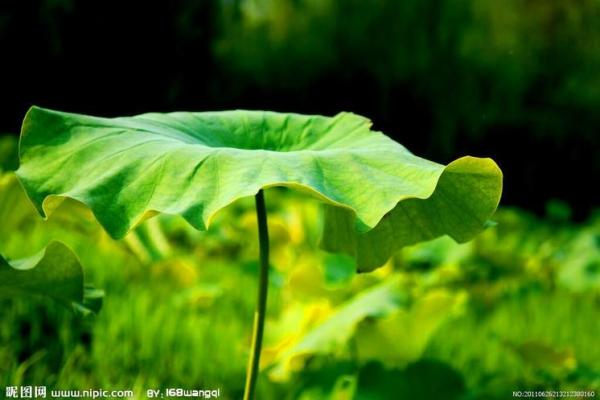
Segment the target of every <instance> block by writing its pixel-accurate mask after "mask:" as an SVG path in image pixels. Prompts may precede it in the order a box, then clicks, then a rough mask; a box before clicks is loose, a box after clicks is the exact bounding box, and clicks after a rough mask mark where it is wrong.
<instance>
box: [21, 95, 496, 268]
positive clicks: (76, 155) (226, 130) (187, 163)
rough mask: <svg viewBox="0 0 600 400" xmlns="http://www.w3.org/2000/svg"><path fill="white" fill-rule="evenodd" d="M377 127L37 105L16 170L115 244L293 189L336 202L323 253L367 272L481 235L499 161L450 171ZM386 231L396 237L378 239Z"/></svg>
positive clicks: (341, 117)
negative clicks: (428, 247) (90, 218)
mask: <svg viewBox="0 0 600 400" xmlns="http://www.w3.org/2000/svg"><path fill="white" fill-rule="evenodd" d="M370 126H371V123H370V121H369V120H368V119H366V118H364V117H361V116H358V115H354V114H351V113H340V114H338V115H336V116H335V117H331V118H329V117H323V116H308V115H299V114H282V113H274V112H266V111H241V110H237V111H222V112H202V113H190V112H176V113H169V114H156V113H151V114H143V115H138V116H134V117H122V118H111V119H108V118H97V117H91V116H85V115H78V114H69V113H63V112H57V111H51V110H46V109H42V108H37V107H33V108H31V109H30V110H29V112H28V113H27V115H26V117H25V120H24V122H23V128H22V132H21V143H20V157H21V167H20V169H19V170H18V175H19V177H20V179H21V181H22V183H23V186H24V187H25V189H26V191H27V193H28V194H29V196H30V198H31V199H32V200H33V203H34V204H35V205H36V207H37V208H38V210H39V211H40V213H42V215H47V214H48V213H49V212H51V211H52V210H53V209H54V208H55V207H56V206H57V205H58V204H59V203H60V201H61V199H63V198H65V197H70V198H73V199H76V200H78V201H81V202H82V203H84V204H86V205H88V206H89V207H90V208H91V209H92V211H93V212H94V214H95V216H96V218H97V219H98V221H99V222H100V223H101V224H102V225H103V226H104V227H105V229H106V230H107V231H108V233H109V234H110V235H111V236H113V237H115V238H121V237H123V236H124V235H125V234H126V233H127V231H128V230H129V229H131V228H132V227H133V226H134V225H136V224H137V223H138V222H139V221H140V220H142V219H143V218H144V217H145V216H147V215H151V214H153V213H155V212H163V213H168V214H179V215H182V216H183V217H184V218H185V219H186V220H187V221H188V222H189V223H190V224H192V225H193V226H194V227H196V228H198V229H206V227H207V226H208V225H209V223H210V220H211V218H212V217H213V216H214V214H215V213H216V212H218V211H219V210H220V209H222V208H223V207H225V206H227V205H228V204H230V203H232V202H233V201H235V200H236V199H238V198H241V197H245V196H251V195H254V194H256V193H257V191H258V190H259V189H261V188H267V187H272V186H287V187H292V188H294V189H299V190H302V191H306V192H308V193H310V194H312V195H314V196H316V197H317V198H319V199H321V200H323V201H325V202H326V203H327V204H329V205H331V206H332V209H331V210H330V211H329V212H328V213H327V215H328V217H327V221H328V222H327V224H326V229H325V237H324V241H323V243H324V247H325V248H326V249H329V250H335V251H342V252H346V253H349V254H351V255H354V256H356V257H357V258H358V259H359V261H360V262H359V268H361V269H370V268H373V267H375V266H377V265H376V264H381V263H382V262H381V260H383V259H384V258H387V257H389V255H391V252H392V251H393V250H394V248H397V247H398V246H401V245H404V244H407V243H414V242H417V241H419V240H423V239H428V238H431V237H434V236H439V235H441V234H448V235H450V236H452V237H454V238H456V239H457V240H460V241H463V240H467V239H469V238H470V237H472V236H473V235H474V234H476V233H477V232H479V230H481V229H482V227H483V223H484V222H485V221H486V220H487V219H488V218H489V217H490V216H491V214H492V213H493V212H494V210H495V208H496V205H497V203H498V201H499V197H500V192H501V173H500V170H499V169H498V167H497V166H496V165H495V163H494V162H493V161H492V160H489V159H477V158H472V157H467V158H463V159H460V160H458V161H455V162H454V163H452V164H450V165H449V166H448V167H444V166H443V165H440V164H437V163H434V162H431V161H428V160H425V159H423V158H419V157H416V156H415V155H413V154H412V153H410V152H409V151H408V150H407V149H406V148H404V147H403V146H402V145H400V144H398V143H396V142H395V141H393V140H392V139H390V138H388V137H387V136H385V135H384V134H382V133H380V132H374V131H371V130H370ZM480 179H481V180H482V182H479V180H480ZM438 182H439V183H438ZM407 202H408V204H405V203H407ZM405 214H407V215H408V217H405V216H404V215H405ZM386 215H387V217H386V219H384V220H383V222H382V223H380V222H381V221H382V218H384V216H386ZM335 224H340V226H332V225H335ZM373 228H375V229H374V230H373V232H372V233H370V234H369V233H367V234H366V236H365V232H368V231H370V230H372V229H373ZM382 234H385V235H390V236H391V237H390V238H387V239H386V240H385V241H381V243H380V241H379V238H380V237H381V236H382ZM380 245H381V246H380ZM367 247H368V248H369V250H368V251H367V250H366V248H367ZM367 253H373V254H375V255H373V254H371V255H367Z"/></svg>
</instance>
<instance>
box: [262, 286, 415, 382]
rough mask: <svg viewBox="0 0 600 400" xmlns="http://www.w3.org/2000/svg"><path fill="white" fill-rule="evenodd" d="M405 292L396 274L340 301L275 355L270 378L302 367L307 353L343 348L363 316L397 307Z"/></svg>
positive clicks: (370, 316) (385, 311)
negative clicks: (315, 323) (315, 324)
mask: <svg viewBox="0 0 600 400" xmlns="http://www.w3.org/2000/svg"><path fill="white" fill-rule="evenodd" d="M406 301H407V296H406V294H405V292H404V290H403V289H402V287H401V284H400V281H399V279H398V278H393V279H390V280H388V281H386V282H384V283H381V284H379V285H376V286H374V287H372V288H370V289H368V290H365V291H364V292H362V293H361V294H359V295H357V296H355V297H354V298H352V299H350V300H349V301H347V302H346V303H344V304H342V305H340V306H339V307H338V308H336V309H335V311H334V312H333V313H332V314H331V315H330V316H328V317H327V318H326V319H325V320H323V321H322V322H321V323H320V324H319V325H317V326H316V327H315V328H314V329H311V330H310V331H308V332H306V333H305V334H304V335H303V336H301V337H300V338H299V340H298V341H297V342H296V343H295V344H294V345H293V346H292V347H290V348H289V349H287V350H285V351H284V352H282V353H281V354H279V355H278V357H277V359H276V361H275V363H276V365H275V367H274V368H273V370H272V371H271V373H270V376H271V378H273V379H276V380H281V379H283V378H286V377H287V376H288V375H289V374H290V373H291V372H292V371H295V370H298V369H302V368H303V367H304V361H305V359H306V358H307V357H310V356H313V355H315V354H333V353H336V352H339V351H340V349H343V348H344V346H345V344H346V343H347V342H348V340H349V339H350V338H351V337H352V336H353V335H354V332H355V330H356V328H357V326H358V324H359V323H360V322H361V321H363V320H365V318H380V317H385V316H387V315H390V314H391V313H393V312H395V311H396V310H398V308H399V307H400V305H402V304H403V303H405V302H406Z"/></svg>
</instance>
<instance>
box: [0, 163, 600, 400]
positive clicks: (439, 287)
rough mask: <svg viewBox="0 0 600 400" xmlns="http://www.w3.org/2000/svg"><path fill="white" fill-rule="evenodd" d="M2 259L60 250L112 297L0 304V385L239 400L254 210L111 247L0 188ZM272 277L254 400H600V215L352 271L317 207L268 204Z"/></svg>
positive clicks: (552, 213) (516, 227)
mask: <svg viewBox="0 0 600 400" xmlns="http://www.w3.org/2000/svg"><path fill="white" fill-rule="evenodd" d="M0 182H1V183H0V215H1V216H2V221H3V223H2V224H1V225H0V253H2V254H6V255H8V256H9V257H11V258H18V257H22V256H26V255H29V254H33V253H35V252H36V251H38V250H39V249H41V248H43V247H44V246H45V245H46V244H47V243H48V242H49V241H50V240H52V239H54V240H61V241H63V242H64V243H66V244H67V245H69V247H71V248H72V249H73V250H74V251H75V252H76V253H77V254H78V255H79V257H80V259H81V262H82V264H83V265H84V267H85V269H86V271H85V272H86V280H87V281H89V282H93V283H94V284H95V285H96V286H98V287H101V288H103V289H104V290H105V291H106V297H105V304H104V307H103V309H102V311H101V312H100V314H99V315H98V316H97V317H96V318H94V319H93V320H87V321H80V320H78V319H76V318H75V317H74V316H73V315H72V314H70V313H68V312H67V311H66V310H65V309H63V308H61V307H57V306H56V305H54V304H51V303H48V302H45V301H43V300H36V299H35V298H14V299H8V300H7V299H4V300H1V301H0V319H1V320H2V324H1V325H0V386H3V385H21V384H32V385H48V386H49V387H50V388H69V389H85V388H90V387H103V388H115V389H123V388H133V389H134V390H135V391H136V393H137V394H138V396H139V398H144V393H145V390H146V389H148V388H167V387H184V388H190V387H204V388H217V387H220V388H221V393H222V394H223V398H227V399H236V398H239V397H240V396H241V393H242V390H243V381H244V374H245V362H246V361H245V360H246V358H247V352H248V348H249V342H250V334H251V323H252V312H253V308H254V302H255V290H256V289H255V285H256V279H257V262H256V255H257V254H258V248H257V241H256V239H255V232H256V222H255V215H254V209H253V202H252V199H251V198H250V199H242V200H240V201H238V202H236V203H234V204H233V205H231V206H230V207H229V208H227V209H225V210H224V211H222V212H220V213H219V214H217V216H216V217H215V220H214V223H213V225H211V229H210V230H209V231H206V232H198V231H195V230H194V229H193V228H191V227H190V226H189V225H187V224H186V223H185V222H184V221H183V220H181V219H179V218H175V217H170V216H160V217H156V218H153V219H150V220H148V221H146V222H145V223H144V224H142V225H140V226H139V227H138V228H136V230H135V231H133V232H132V233H131V234H130V235H128V236H127V237H126V238H125V239H124V240H122V241H119V242H115V241H112V240H111V239H109V237H108V236H107V235H106V233H104V232H103V231H102V230H101V228H100V227H99V225H98V224H97V223H96V222H95V220H94V218H93V216H92V215H91V213H90V212H89V210H87V209H85V208H84V207H83V206H82V205H80V204H78V203H76V202H74V201H65V202H64V203H63V205H61V206H60V208H59V209H58V210H57V211H56V212H55V213H54V214H53V215H52V216H51V217H50V218H49V219H48V220H47V221H43V220H42V219H41V218H40V217H39V216H38V215H37V214H36V211H35V210H34V209H33V206H32V205H31V204H30V202H29V201H28V200H27V198H26V197H25V195H24V193H23V191H22V188H21V187H20V185H19V184H18V182H17V181H16V179H15V177H14V175H13V174H12V173H11V172H5V173H3V175H2V177H1V179H0ZM267 204H268V207H269V210H268V211H269V215H270V219H269V228H270V231H271V240H272V246H271V248H272V274H271V280H270V297H269V305H268V316H269V319H268V321H267V330H266V335H267V336H266V338H265V348H264V352H263V358H262V371H263V373H262V374H261V377H260V382H259V386H258V388H259V394H258V396H259V398H261V399H271V398H272V399H351V398H356V399H388V398H396V397H397V396H401V398H411V399H438V398H447V399H453V398H456V399H458V398H461V399H465V398H468V399H496V398H497V399H504V398H507V397H510V396H511V393H512V391H513V390H527V389H540V390H543V389H547V390H571V389H577V390H582V389H591V390H596V392H598V391H599V390H600V362H599V360H600V347H599V346H598V345H597V334H598V331H599V328H600V322H599V321H598V318H597V316H598V313H599V312H600V267H599V265H600V215H596V216H593V217H591V218H590V219H589V220H588V221H586V222H585V223H582V224H574V223H572V222H571V221H570V219H569V212H568V211H569V210H568V207H567V206H565V205H564V204H561V203H559V202H553V203H551V204H549V207H548V215H547V216H546V217H545V218H543V219H541V218H538V217H534V216H532V215H530V214H528V213H526V212H523V211H521V210H518V209H502V210H500V211H499V212H498V213H497V215H496V217H495V221H496V223H497V224H496V225H495V226H493V227H490V228H489V229H488V230H486V231H485V232H484V233H483V234H482V235H480V236H479V237H477V238H476V239H475V240H474V241H472V242H470V243H467V244H463V245H458V244H456V243H454V242H453V241H452V240H451V239H448V238H440V239H437V240H434V241H431V242H428V243H424V244H421V245H417V246H412V247H408V248H405V249H403V250H402V251H400V252H399V253H398V254H397V255H396V256H395V257H394V258H393V259H392V260H390V262H388V263H387V264H386V266H384V267H383V268H381V269H379V270H377V271H376V272H374V273H370V274H358V275H357V274H354V273H353V271H352V269H353V268H354V266H353V263H352V262H351V260H349V259H347V258H346V257H344V256H336V255H330V254H325V253H323V252H321V251H320V250H318V247H317V242H318V234H319V232H320V229H319V228H320V227H319V224H320V223H321V215H320V208H319V206H318V203H317V202H316V201H314V200H311V199H309V198H304V197H301V196H299V195H297V194H294V193H292V192H289V191H286V190H279V189H270V190H269V191H267Z"/></svg>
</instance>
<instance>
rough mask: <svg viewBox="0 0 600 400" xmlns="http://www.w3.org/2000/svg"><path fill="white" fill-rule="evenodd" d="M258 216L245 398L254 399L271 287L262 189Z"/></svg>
mask: <svg viewBox="0 0 600 400" xmlns="http://www.w3.org/2000/svg"><path fill="white" fill-rule="evenodd" d="M255 200H256V218H257V220H258V243H259V246H260V273H259V278H258V300H257V304H256V311H255V313H254V328H253V331H252V349H251V352H250V360H248V370H247V373H246V388H245V389H244V400H253V399H254V389H255V387H256V378H258V372H259V365H260V350H261V348H262V339H263V332H264V326H265V313H266V308H267V292H268V289H269V230H268V228H267V211H266V209H265V197H264V193H263V191H262V190H259V192H258V193H257V194H256V199H255Z"/></svg>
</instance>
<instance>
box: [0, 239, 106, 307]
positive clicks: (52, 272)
mask: <svg viewBox="0 0 600 400" xmlns="http://www.w3.org/2000/svg"><path fill="white" fill-rule="evenodd" d="M31 295H41V296H46V297H49V298H51V299H53V300H56V301H57V302H59V303H60V304H62V305H64V306H66V307H68V308H72V309H73V310H74V311H75V312H76V313H77V314H79V315H81V316H87V315H89V314H92V313H96V312H98V311H99V309H100V307H101V305H102V296H103V293H102V291H100V290H96V289H93V288H90V287H86V286H84V281H83V269H82V267H81V264H80V263H79V260H78V259H77V256H76V255H75V254H74V253H73V252H72V251H71V250H70V249H69V248H68V247H67V246H65V245H64V244H62V243H60V242H51V243H50V244H48V246H47V247H46V248H44V249H43V250H42V251H40V252H39V253H37V254H35V255H33V256H31V257H27V258H22V259H18V260H7V259H5V258H4V257H2V256H0V296H2V297H13V296H31Z"/></svg>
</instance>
